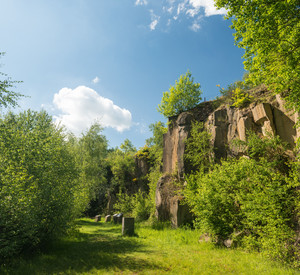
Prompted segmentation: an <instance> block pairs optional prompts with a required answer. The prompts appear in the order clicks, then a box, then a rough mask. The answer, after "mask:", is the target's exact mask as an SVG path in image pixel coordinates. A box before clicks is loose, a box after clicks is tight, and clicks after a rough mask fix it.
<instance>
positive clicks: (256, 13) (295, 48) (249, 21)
mask: <svg viewBox="0 0 300 275" xmlns="http://www.w3.org/2000/svg"><path fill="white" fill-rule="evenodd" d="M215 2H216V5H217V7H219V8H222V7H224V8H226V9H227V10H228V15H227V16H226V18H227V19H229V18H232V23H233V24H232V26H231V27H232V28H233V29H235V31H236V33H235V34H234V38H235V43H236V44H237V45H238V46H239V47H240V48H243V49H244V50H245V54H244V58H245V62H244V66H245V69H246V70H248V71H249V72H250V74H249V80H250V81H251V82H252V83H253V84H255V85H257V84H261V83H264V84H266V85H267V86H268V88H269V89H271V90H273V91H274V92H275V93H283V92H285V93H284V94H283V95H284V97H285V99H286V100H287V102H288V103H289V105H290V106H291V107H295V108H296V109H297V110H298V111H299V110H300V5H299V0H288V1H273V0H256V1H248V0H238V1H237V0H215Z"/></svg>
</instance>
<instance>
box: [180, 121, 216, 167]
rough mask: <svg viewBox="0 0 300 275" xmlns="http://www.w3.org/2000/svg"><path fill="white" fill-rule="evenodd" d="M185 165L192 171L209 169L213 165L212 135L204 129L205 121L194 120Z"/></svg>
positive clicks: (188, 140) (187, 141) (187, 144)
mask: <svg viewBox="0 0 300 275" xmlns="http://www.w3.org/2000/svg"><path fill="white" fill-rule="evenodd" d="M184 158H185V162H186V163H185V167H187V170H190V171H194V172H196V171H198V170H203V171H207V170H209V169H210V168H211V167H212V165H213V162H214V161H213V146H212V144H211V135H210V134H209V133H208V132H207V131H206V130H205V129H204V126H203V122H198V121H194V122H193V123H192V129H191V132H190V137H189V138H188V139H187V140H186V151H185V154H184Z"/></svg>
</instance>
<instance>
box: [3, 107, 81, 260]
mask: <svg viewBox="0 0 300 275" xmlns="http://www.w3.org/2000/svg"><path fill="white" fill-rule="evenodd" d="M0 152H1V153H0V217H1V219H0V259H1V258H4V257H10V256H12V255H14V254H17V253H19V252H21V251H23V250H24V249H26V248H31V247H34V246H36V245H38V244H41V243H44V242H45V241H49V240H51V239H52V238H53V237H57V236H59V235H61V234H62V233H65V232H66V230H67V229H68V227H69V225H70V223H71V222H72V221H73V219H74V216H75V212H74V205H75V201H76V197H77V192H78V185H77V181H76V178H77V176H78V171H77V169H76V165H75V160H74V158H73V156H72V154H71V153H70V151H69V148H68V144H67V141H66V140H65V137H64V135H63V134H62V129H61V128H59V127H56V126H55V125H54V124H53V123H52V117H51V116H49V115H48V114H47V113H46V112H33V111H30V110H29V111H25V112H22V113H20V114H18V115H16V114H13V113H8V114H6V115H5V116H4V118H2V119H0Z"/></svg>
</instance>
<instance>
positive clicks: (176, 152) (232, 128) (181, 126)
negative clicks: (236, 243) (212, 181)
mask: <svg viewBox="0 0 300 275" xmlns="http://www.w3.org/2000/svg"><path fill="white" fill-rule="evenodd" d="M259 93H260V95H261V94H264V93H267V91H266V90H264V89H262V90H261V91H259ZM214 106H215V102H213V101H210V102H204V103H202V104H200V105H199V106H198V107H196V108H194V109H192V110H189V111H187V112H184V113H181V114H180V115H178V116H176V117H171V118H170V119H169V129H168V132H167V133H166V134H165V135H164V153H163V173H164V176H163V177H162V178H161V179H160V180H159V182H158V184H157V190H156V210H157V211H156V214H157V217H158V219H159V220H166V219H168V220H170V219H171V220H172V222H173V225H174V226H175V227H177V226H179V225H181V224H182V223H184V222H186V221H188V220H189V219H190V217H191V216H190V214H189V212H188V210H187V209H186V206H183V205H181V204H180V200H181V198H179V197H178V196H177V195H176V192H173V191H172V188H171V185H172V183H171V180H170V177H169V176H167V175H170V174H173V175H174V173H175V174H176V175H177V177H178V178H181V179H182V178H183V175H184V173H185V172H186V171H185V165H184V151H185V140H186V139H187V138H188V137H189V134H190V129H191V124H192V121H194V120H196V121H201V122H203V123H204V125H205V129H206V130H207V131H208V132H210V133H211V136H212V140H211V142H212V144H213V147H214V154H215V158H216V159H221V158H225V157H227V156H238V155H239V154H241V152H239V151H237V150H238V149H232V148H231V147H230V146H229V144H230V143H231V141H232V140H234V139H241V140H246V132H247V131H254V132H256V133H257V134H259V135H261V136H265V135H267V133H270V134H272V135H278V136H280V138H281V139H282V140H283V141H285V142H288V143H289V144H290V145H291V147H294V145H295V141H296V139H297V138H298V137H299V136H300V133H299V131H297V130H296V128H295V127H294V126H295V123H296V122H297V120H298V113H294V112H293V111H288V110H287V109H286V108H285V107H284V102H283V100H282V99H281V98H280V96H279V95H278V96H276V97H272V98H271V99H270V98H269V99H268V100H265V101H263V100H262V99H261V97H260V100H258V101H257V102H255V103H252V104H250V105H249V106H248V107H246V108H242V109H240V108H234V107H231V106H229V105H222V106H220V107H218V108H214ZM166 189H168V190H169V191H168V192H167V191H166ZM166 194H167V195H166Z"/></svg>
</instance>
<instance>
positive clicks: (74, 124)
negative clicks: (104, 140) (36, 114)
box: [53, 86, 132, 135]
mask: <svg viewBox="0 0 300 275" xmlns="http://www.w3.org/2000/svg"><path fill="white" fill-rule="evenodd" d="M53 104H54V105H55V107H56V108H57V109H59V110H60V111H61V112H62V114H60V115H58V116H55V117H54V119H55V121H56V123H59V122H60V123H62V124H63V125H65V126H66V127H67V129H68V130H70V131H72V132H73V133H74V134H76V135H79V134H80V133H81V132H83V131H84V130H86V129H87V128H88V127H90V126H91V125H92V124H93V123H95V122H99V123H100V124H101V126H103V127H112V128H114V129H116V130H117V131H119V132H122V131H124V130H127V129H129V128H130V127H131V125H132V116H131V113H130V111H128V110H126V109H122V108H120V107H119V106H117V105H115V104H114V103H113V101H111V100H110V99H108V98H104V97H102V96H100V95H99V94H98V93H97V92H96V91H94V90H93V89H91V88H88V87H85V86H79V87H77V88H75V89H73V90H72V89H69V88H63V89H61V90H60V91H59V92H58V93H57V94H55V95H54V99H53Z"/></svg>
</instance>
